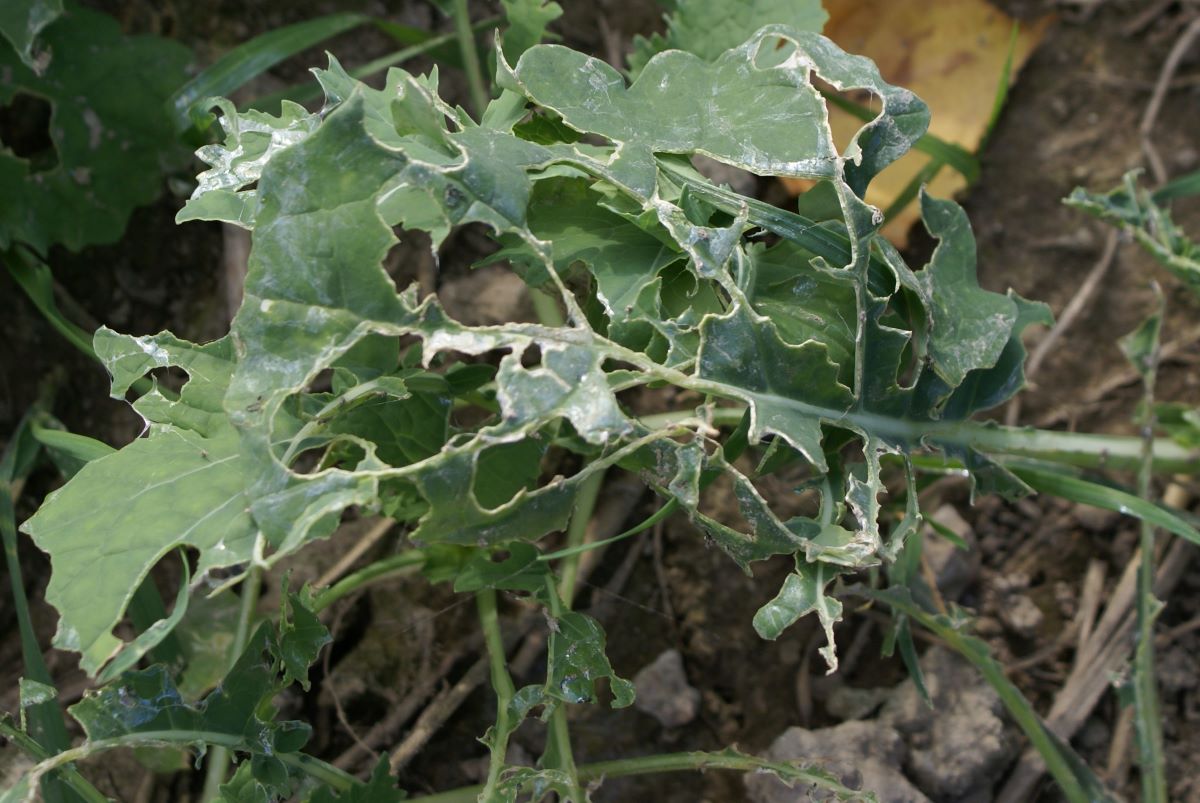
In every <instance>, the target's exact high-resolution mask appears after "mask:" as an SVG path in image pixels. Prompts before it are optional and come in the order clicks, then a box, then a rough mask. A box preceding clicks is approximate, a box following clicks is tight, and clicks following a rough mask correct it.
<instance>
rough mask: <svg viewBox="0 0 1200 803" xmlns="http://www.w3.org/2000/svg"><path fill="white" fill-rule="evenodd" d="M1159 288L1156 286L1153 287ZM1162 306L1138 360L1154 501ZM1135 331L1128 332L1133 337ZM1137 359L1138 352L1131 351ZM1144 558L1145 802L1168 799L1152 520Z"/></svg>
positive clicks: (1140, 645)
mask: <svg viewBox="0 0 1200 803" xmlns="http://www.w3.org/2000/svg"><path fill="white" fill-rule="evenodd" d="M1155 289H1157V287H1156V288H1155ZM1159 305H1160V306H1159V310H1158V312H1157V313H1155V314H1154V315H1152V316H1151V318H1150V319H1149V320H1148V321H1147V324H1146V325H1147V328H1149V329H1152V330H1153V331H1154V336H1153V338H1152V342H1151V345H1150V348H1149V349H1148V350H1147V353H1146V354H1145V355H1144V358H1145V365H1144V366H1136V367H1138V368H1139V369H1141V374H1142V388H1143V395H1142V410H1141V415H1140V416H1138V418H1139V421H1138V424H1139V425H1140V426H1141V428H1142V463H1141V466H1139V468H1138V478H1137V486H1138V496H1140V497H1141V498H1142V499H1144V500H1146V501H1148V502H1151V503H1152V502H1153V499H1152V498H1151V495H1150V494H1151V488H1150V482H1151V478H1152V476H1153V472H1154V446H1155V444H1154V425H1155V415H1154V386H1155V380H1156V378H1157V373H1158V349H1159V347H1158V325H1159V323H1160V322H1161V319H1162V306H1161V305H1162V301H1161V296H1160V300H1159ZM1132 339H1133V336H1131V337H1130V340H1132ZM1127 356H1129V357H1130V358H1131V359H1132V360H1134V362H1135V365H1136V363H1137V361H1138V355H1136V354H1127ZM1141 525H1142V527H1141V553H1142V557H1141V562H1140V563H1139V565H1138V579H1137V586H1138V588H1137V628H1138V634H1137V648H1136V649H1135V651H1134V654H1133V705H1134V714H1135V719H1134V722H1135V726H1134V727H1135V731H1136V733H1137V740H1136V741H1137V746H1138V769H1139V775H1140V776H1141V781H1142V800H1143V801H1146V803H1166V801H1167V779H1166V773H1165V768H1164V766H1163V743H1162V740H1163V733H1162V719H1161V717H1160V712H1159V703H1158V676H1157V673H1156V672H1155V669H1154V664H1155V660H1154V622H1155V620H1156V619H1158V614H1159V612H1160V611H1161V610H1162V607H1163V606H1162V603H1161V602H1159V601H1158V600H1157V599H1156V598H1155V596H1154V525H1153V524H1151V523H1150V522H1149V521H1147V520H1146V519H1144V518H1143V519H1142V522H1141Z"/></svg>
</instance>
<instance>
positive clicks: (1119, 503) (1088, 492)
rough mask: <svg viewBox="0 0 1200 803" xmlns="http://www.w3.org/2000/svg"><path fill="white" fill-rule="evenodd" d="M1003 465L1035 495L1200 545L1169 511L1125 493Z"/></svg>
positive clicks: (1026, 467) (1196, 536)
mask: <svg viewBox="0 0 1200 803" xmlns="http://www.w3.org/2000/svg"><path fill="white" fill-rule="evenodd" d="M1005 466H1006V467H1007V468H1008V469H1009V470H1010V471H1012V472H1013V473H1014V474H1016V475H1017V476H1018V477H1020V478H1021V479H1022V480H1024V481H1025V482H1026V483H1028V484H1029V487H1031V488H1033V489H1034V490H1035V491H1037V492H1038V493H1045V494H1050V495H1051V496H1060V497H1062V498H1063V499H1069V500H1071V501H1072V502H1079V503H1080V504H1084V505H1091V506H1092V507H1100V508H1104V509H1105V510H1113V511H1116V512H1117V513H1124V514H1125V515H1127V516H1133V517H1135V518H1138V519H1141V520H1142V521H1145V522H1148V523H1149V524H1152V525H1154V526H1155V527H1161V528H1162V529H1164V530H1167V531H1168V532H1172V533H1174V534H1175V535H1178V536H1179V537H1180V538H1184V539H1186V540H1188V541H1191V542H1192V543H1193V544H1196V545H1200V531H1197V530H1196V528H1195V527H1193V526H1192V525H1191V524H1189V523H1188V522H1186V521H1184V520H1183V518H1181V517H1180V516H1178V515H1177V514H1176V513H1174V512H1173V511H1171V510H1170V509H1167V508H1164V507H1162V506H1160V505H1156V504H1154V503H1153V502H1149V501H1147V500H1145V499H1142V498H1140V497H1138V496H1136V495H1134V494H1131V493H1129V492H1127V491H1122V490H1120V489H1118V488H1110V487H1108V486H1107V485H1101V484H1100V483H1097V482H1092V481H1090V480H1085V479H1081V478H1080V477H1075V476H1071V475H1069V474H1062V473H1059V472H1057V471H1047V470H1044V469H1040V468H1033V467H1032V466H1029V465H1026V464H1021V463H1006V464H1005Z"/></svg>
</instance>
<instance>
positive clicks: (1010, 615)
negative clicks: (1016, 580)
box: [1000, 594, 1046, 638]
mask: <svg viewBox="0 0 1200 803" xmlns="http://www.w3.org/2000/svg"><path fill="white" fill-rule="evenodd" d="M1045 618H1046V617H1045V614H1043V613H1042V609H1041V608H1039V607H1038V606H1037V605H1035V604H1034V602H1033V600H1031V599H1030V598H1029V597H1028V596H1026V595H1025V594H1010V595H1009V596H1008V597H1007V598H1005V600H1004V603H1003V605H1002V606H1001V608H1000V621H1002V622H1004V626H1005V627H1007V628H1008V629H1009V630H1011V631H1012V632H1013V633H1014V634H1016V635H1018V636H1020V637H1021V638H1033V637H1034V636H1036V635H1037V630H1038V628H1039V627H1041V626H1042V621H1043V620H1044V619H1045Z"/></svg>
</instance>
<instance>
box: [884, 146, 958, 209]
mask: <svg viewBox="0 0 1200 803" xmlns="http://www.w3.org/2000/svg"><path fill="white" fill-rule="evenodd" d="M945 166H946V163H945V162H942V161H939V160H938V159H930V160H929V161H928V162H926V163H925V166H924V167H922V168H921V169H920V170H919V171H917V174H916V175H915V176H913V177H912V178H911V179H909V181H908V183H907V184H905V185H904V189H902V190H901V191H900V194H899V195H897V196H896V197H895V198H894V199H893V200H892V203H891V204H890V205H889V206H888V208H887V209H885V210H884V211H883V219H884V221H885V222H886V221H889V220H891V219H892V218H894V217H895V216H896V215H898V214H900V212H902V211H903V210H904V207H906V206H908V205H909V204H911V203H912V202H913V200H914V199H915V198H916V197H917V193H918V192H920V191H921V188H922V187H924V186H925V185H926V184H928V183H929V182H931V181H933V179H934V178H935V177H936V176H937V174H938V173H940V172H941V171H942V168H943V167H945Z"/></svg>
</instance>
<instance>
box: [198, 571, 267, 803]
mask: <svg viewBox="0 0 1200 803" xmlns="http://www.w3.org/2000/svg"><path fill="white" fill-rule="evenodd" d="M261 590H262V568H261V567H260V566H258V565H257V564H255V565H253V566H251V567H250V572H249V573H248V574H247V575H246V579H245V580H243V581H242V604H241V607H240V608H239V610H238V622H237V630H236V631H234V637H233V650H232V656H231V658H230V662H229V666H228V667H226V672H228V670H230V669H232V668H233V665H234V664H236V663H237V660H238V658H240V657H241V655H242V651H243V650H245V649H246V642H248V641H249V640H250V626H251V624H252V623H253V621H254V612H255V610H256V609H257V608H258V595H259V592H260V591H261ZM229 759H230V753H229V749H228V747H226V746H225V745H222V744H217V745H216V746H214V747H213V749H212V750H210V751H209V754H208V771H207V774H206V775H205V776H204V791H203V792H202V793H201V795H200V800H201V801H203V802H204V803H207V801H210V800H215V799H216V798H217V795H219V794H220V790H221V784H223V783H225V776H226V774H227V772H228V770H229Z"/></svg>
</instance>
